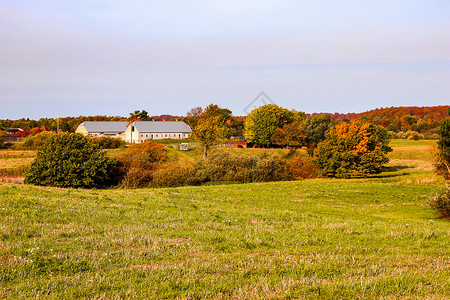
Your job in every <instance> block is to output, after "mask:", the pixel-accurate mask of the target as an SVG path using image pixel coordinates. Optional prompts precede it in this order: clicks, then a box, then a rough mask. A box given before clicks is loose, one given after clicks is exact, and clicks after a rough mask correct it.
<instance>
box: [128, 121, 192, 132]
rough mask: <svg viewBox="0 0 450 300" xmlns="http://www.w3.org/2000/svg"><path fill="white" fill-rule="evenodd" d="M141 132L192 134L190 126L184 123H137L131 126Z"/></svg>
mask: <svg viewBox="0 0 450 300" xmlns="http://www.w3.org/2000/svg"><path fill="white" fill-rule="evenodd" d="M131 125H132V126H134V127H135V128H136V129H137V130H138V131H139V132H155V133H161V132H173V133H178V132H183V133H189V132H192V130H191V128H190V127H189V125H188V124H186V123H184V122H182V121H136V122H133V123H132V124H131Z"/></svg>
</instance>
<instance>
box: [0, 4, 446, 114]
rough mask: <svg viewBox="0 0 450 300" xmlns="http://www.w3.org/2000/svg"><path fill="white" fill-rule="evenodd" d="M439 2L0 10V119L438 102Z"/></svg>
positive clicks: (442, 11) (441, 74) (442, 66)
mask: <svg viewBox="0 0 450 300" xmlns="http://www.w3.org/2000/svg"><path fill="white" fill-rule="evenodd" d="M449 56H450V1H448V0H440V1H433V0H428V1H419V0H408V1H403V0H397V1H392V0H391V1H384V0H381V1H363V0H361V1H355V0H342V1H336V0H334V1H332V0H323V1H320V0H298V1H290V0H276V1H275V0H269V1H263V0H259V1H256V0H240V1H236V0H226V1H225V0H224V1H222V0H219V1H213V0H209V1H207V0H202V1H201V0H197V1H195V0H194V1H174V0H168V1H133V0H130V1H118V0H117V1H106V0H103V1H101V0H89V1H88V0H81V1H80V0H79V1H61V0H58V1H56V0H55V1H39V0H34V1H31V0H23V1H21V0H14V1H10V0H2V1H0V118H2V119H5V118H9V119H16V118H21V117H30V118H40V117H55V116H56V113H57V111H59V112H60V114H61V116H78V115H121V116H126V115H128V113H129V112H131V111H134V110H136V109H139V110H142V109H145V110H147V111H148V112H149V113H150V114H152V115H159V114H173V115H185V113H186V112H187V111H188V110H189V109H190V108H192V107H194V106H205V105H207V104H209V103H216V104H219V105H220V106H222V107H227V108H229V109H231V110H232V111H233V114H234V115H244V109H245V107H246V106H247V105H248V104H249V103H250V102H251V101H252V100H253V99H254V98H255V97H256V96H257V95H258V94H259V92H261V91H265V92H266V94H268V95H269V96H270V97H271V99H272V100H273V101H274V102H275V103H277V104H278V105H281V106H284V107H286V108H295V109H297V110H300V111H306V112H308V113H311V112H344V113H345V112H361V111H365V110H370V109H373V108H377V107H386V106H412V105H415V106H427V105H443V104H449V103H450V59H449V58H450V57H449Z"/></svg>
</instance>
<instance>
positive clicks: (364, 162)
mask: <svg viewBox="0 0 450 300" xmlns="http://www.w3.org/2000/svg"><path fill="white" fill-rule="evenodd" d="M389 140H390V136H389V134H388V132H387V130H386V129H385V128H383V127H381V126H378V125H372V124H369V123H360V122H353V123H346V122H341V123H339V124H337V125H336V126H335V127H334V128H332V129H331V131H330V132H329V133H328V134H327V136H326V139H325V140H324V141H323V142H321V143H319V145H318V148H317V154H316V157H315V159H314V163H315V164H316V165H317V166H318V167H320V169H321V171H320V173H321V174H322V175H325V176H333V177H344V178H346V177H351V176H367V175H369V174H374V173H380V172H381V170H382V166H383V165H384V164H386V163H387V162H388V161H389V160H388V158H387V153H388V152H389V151H392V149H391V148H390V147H389Z"/></svg>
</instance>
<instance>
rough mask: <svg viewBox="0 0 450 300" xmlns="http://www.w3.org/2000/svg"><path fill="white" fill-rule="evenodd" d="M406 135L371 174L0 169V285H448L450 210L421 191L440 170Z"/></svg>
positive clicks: (106, 289)
mask: <svg viewBox="0 0 450 300" xmlns="http://www.w3.org/2000/svg"><path fill="white" fill-rule="evenodd" d="M414 143H415V142H410V143H409V144H406V145H399V146H397V147H398V148H397V147H396V148H395V150H394V152H392V153H391V154H390V157H391V163H390V164H389V166H388V168H387V169H386V172H384V173H382V174H379V175H375V176H373V177H371V178H367V179H351V180H335V179H315V180H305V181H293V182H277V183H255V184H233V185H214V186H200V187H180V188H170V189H139V190H120V189H110V190H82V189H59V188H48V187H34V186H29V185H19V184H11V183H0V260H1V264H0V298H11V299H15V298H33V299H36V298H38V299H39V298H46V299H48V298H49V299H62V298H64V299H73V298H95V299H120V298H133V297H134V298H146V299H296V298H299V299H354V298H356V299H448V298H450V250H449V249H450V223H449V221H446V220H441V219H438V218H437V217H436V216H435V214H434V212H433V211H432V210H431V209H430V208H429V207H428V206H427V204H426V201H427V199H428V198H429V196H430V195H433V194H434V193H436V192H437V191H438V190H439V189H440V188H441V186H442V185H443V180H442V179H441V178H439V177H437V176H435V175H433V173H432V167H431V162H432V156H431V152H430V145H416V144H414ZM423 147H425V148H423ZM406 148H409V149H406Z"/></svg>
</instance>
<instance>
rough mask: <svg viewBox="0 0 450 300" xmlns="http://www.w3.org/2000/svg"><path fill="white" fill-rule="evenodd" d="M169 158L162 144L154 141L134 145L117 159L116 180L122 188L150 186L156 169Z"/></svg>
mask: <svg viewBox="0 0 450 300" xmlns="http://www.w3.org/2000/svg"><path fill="white" fill-rule="evenodd" d="M167 158H168V157H167V149H165V147H164V146H163V145H161V144H158V143H155V142H152V141H147V142H145V143H141V144H133V145H131V146H130V147H129V148H128V149H127V150H126V152H125V153H123V154H122V155H119V156H118V157H117V161H118V163H117V168H116V170H115V174H116V180H117V181H119V182H120V185H121V186H122V187H129V188H137V187H146V186H150V184H151V182H152V179H153V173H154V171H155V169H156V168H157V167H158V165H159V164H160V163H161V162H164V161H166V160H167Z"/></svg>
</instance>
